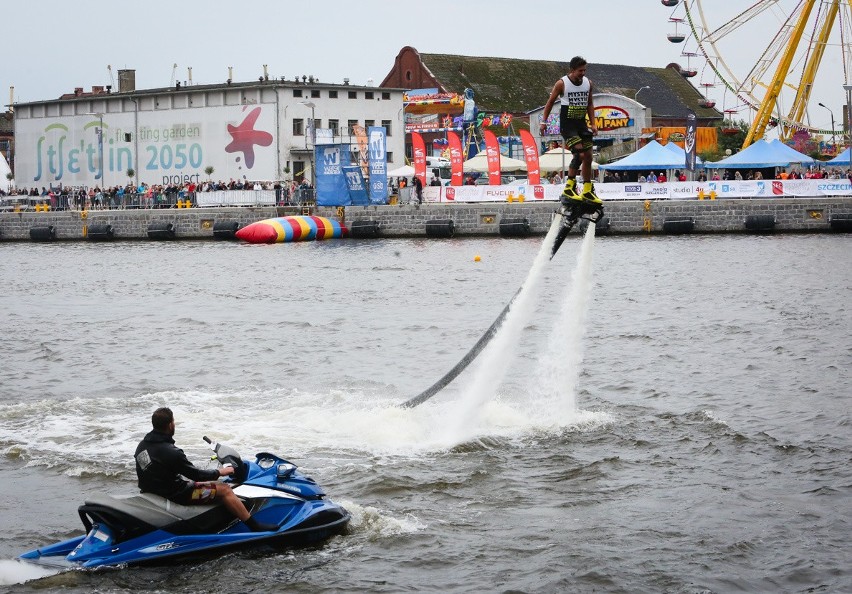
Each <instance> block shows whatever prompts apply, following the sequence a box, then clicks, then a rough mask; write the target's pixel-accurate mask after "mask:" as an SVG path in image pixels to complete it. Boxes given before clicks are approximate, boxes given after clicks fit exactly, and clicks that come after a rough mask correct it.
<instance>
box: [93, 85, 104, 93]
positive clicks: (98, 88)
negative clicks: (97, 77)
mask: <svg viewBox="0 0 852 594" xmlns="http://www.w3.org/2000/svg"><path fill="white" fill-rule="evenodd" d="M103 94H104V88H103V86H100V87H96V86H94V85H92V95H103Z"/></svg>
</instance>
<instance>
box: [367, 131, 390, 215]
mask: <svg viewBox="0 0 852 594" xmlns="http://www.w3.org/2000/svg"><path fill="white" fill-rule="evenodd" d="M367 136H368V139H369V155H370V202H371V203H373V204H387V201H388V151H387V137H386V136H385V129H384V127H383V126H370V127H369V128H368V129H367Z"/></svg>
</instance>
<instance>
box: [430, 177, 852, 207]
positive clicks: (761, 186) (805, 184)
mask: <svg viewBox="0 0 852 594" xmlns="http://www.w3.org/2000/svg"><path fill="white" fill-rule="evenodd" d="M700 192H703V195H704V197H705V198H706V199H709V198H710V196H711V192H715V196H716V199H718V200H723V199H729V198H743V199H757V200H761V199H771V198H826V197H829V196H852V183H850V182H849V180H847V179H791V180H771V179H769V180H757V181H729V182H728V181H710V182H666V183H662V184H660V183H656V184H649V183H641V184H640V183H636V184H631V183H607V184H604V183H596V184H595V193H596V194H597V195H598V196H600V197H601V198H602V199H603V201H604V206H605V205H606V201H607V200H619V201H621V200H695V199H696V198H698V195H699V193H700ZM561 193H562V185H561V184H521V185H508V186H491V185H488V186H485V185H477V186H457V187H456V186H447V187H444V188H441V187H434V186H431V187H426V188H424V189H423V197H424V200H425V201H426V202H446V203H453V202H540V201H557V200H559V195H560V194H561Z"/></svg>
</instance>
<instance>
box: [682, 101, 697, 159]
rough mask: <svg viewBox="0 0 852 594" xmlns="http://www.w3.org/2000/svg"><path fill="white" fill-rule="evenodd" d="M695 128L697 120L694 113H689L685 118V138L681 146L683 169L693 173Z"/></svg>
mask: <svg viewBox="0 0 852 594" xmlns="http://www.w3.org/2000/svg"><path fill="white" fill-rule="evenodd" d="M697 128H698V120H697V119H696V117H695V112H694V111H690V112H689V114H688V115H687V116H686V138H685V139H684V145H683V150H684V152H685V153H686V163H685V167H686V170H687V171H695V146H696V145H695V133H696V130H697Z"/></svg>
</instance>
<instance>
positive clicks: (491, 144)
mask: <svg viewBox="0 0 852 594" xmlns="http://www.w3.org/2000/svg"><path fill="white" fill-rule="evenodd" d="M482 137H483V138H484V139H485V156H486V157H487V158H488V185H490V186H499V185H500V146H499V145H498V144H497V137H496V136H494V132H492V131H491V130H483V131H482Z"/></svg>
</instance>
